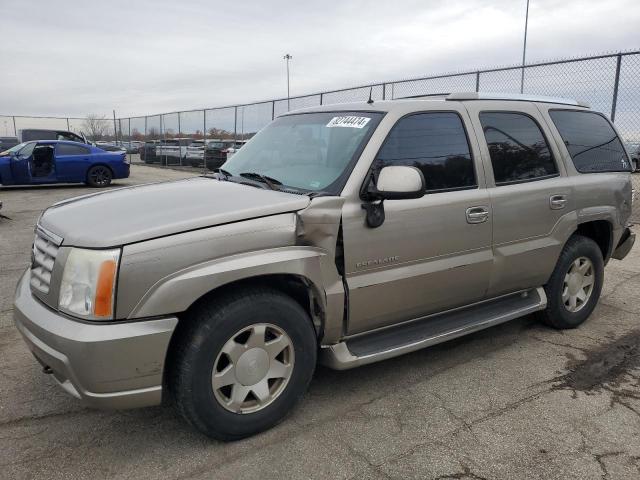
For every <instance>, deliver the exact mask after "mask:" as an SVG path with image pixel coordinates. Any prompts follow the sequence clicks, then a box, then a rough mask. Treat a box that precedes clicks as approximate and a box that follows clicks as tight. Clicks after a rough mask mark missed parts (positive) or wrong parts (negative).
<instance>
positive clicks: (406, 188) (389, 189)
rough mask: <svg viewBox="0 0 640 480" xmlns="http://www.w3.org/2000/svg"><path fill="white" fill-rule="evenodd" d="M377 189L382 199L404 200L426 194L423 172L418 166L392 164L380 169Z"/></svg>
mask: <svg viewBox="0 0 640 480" xmlns="http://www.w3.org/2000/svg"><path fill="white" fill-rule="evenodd" d="M375 190H377V192H372V193H374V194H376V193H377V196H378V198H380V199H381V200H403V199H407V198H420V197H422V196H424V191H425V185H424V177H423V176H422V172H421V171H420V170H418V169H417V168H416V167H407V166H391V167H384V168H383V169H382V170H380V174H379V175H378V181H377V182H376V186H375Z"/></svg>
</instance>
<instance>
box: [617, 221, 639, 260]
mask: <svg viewBox="0 0 640 480" xmlns="http://www.w3.org/2000/svg"><path fill="white" fill-rule="evenodd" d="M635 242H636V234H635V233H633V232H632V231H631V229H629V228H626V229H625V230H624V232H623V233H622V237H621V238H620V241H619V242H618V246H617V247H616V249H615V250H614V251H613V254H612V255H611V257H612V258H615V259H616V260H622V259H623V258H624V257H626V256H627V255H628V254H629V252H630V251H631V249H632V248H633V244H634V243H635Z"/></svg>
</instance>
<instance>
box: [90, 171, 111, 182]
mask: <svg viewBox="0 0 640 480" xmlns="http://www.w3.org/2000/svg"><path fill="white" fill-rule="evenodd" d="M90 175H91V180H92V181H93V183H94V184H95V185H99V186H103V185H108V184H109V181H110V180H111V172H110V171H109V170H107V168H106V167H95V168H94V169H93V170H91V173H90Z"/></svg>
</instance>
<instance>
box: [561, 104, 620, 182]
mask: <svg viewBox="0 0 640 480" xmlns="http://www.w3.org/2000/svg"><path fill="white" fill-rule="evenodd" d="M549 115H550V116H551V120H553V123H554V124H555V126H556V128H557V129H558V131H559V132H560V136H561V137H562V140H563V141H564V144H565V145H566V146H567V150H568V151H569V155H571V159H572V160H573V164H574V166H575V167H576V170H578V171H579V172H581V173H590V172H626V171H629V170H630V169H631V164H630V162H629V159H628V158H627V154H626V153H625V151H624V148H623V146H622V142H620V139H619V138H618V135H616V132H615V131H614V130H613V128H612V127H611V124H610V123H609V122H608V121H607V119H606V118H604V117H603V116H602V115H599V114H597V113H593V112H583V111H576V110H550V111H549Z"/></svg>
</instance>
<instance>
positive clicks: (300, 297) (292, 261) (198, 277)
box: [128, 247, 340, 335]
mask: <svg viewBox="0 0 640 480" xmlns="http://www.w3.org/2000/svg"><path fill="white" fill-rule="evenodd" d="M326 255H327V254H326V252H325V251H323V250H321V249H318V248H315V247H284V248H274V249H269V250H260V251H255V252H248V253H245V254H239V255H233V256H231V257H227V258H222V259H216V260H211V261H208V262H204V263H202V264H198V265H195V266H193V267H189V268H186V269H184V270H181V271H179V272H176V273H174V274H172V275H170V276H169V277H166V278H164V279H162V280H160V281H159V282H158V283H156V284H155V285H154V286H153V287H152V288H151V289H150V290H149V291H148V292H147V293H146V294H145V295H144V296H143V297H142V298H141V300H140V301H139V302H138V304H137V305H136V306H135V307H134V308H133V309H132V311H131V312H130V314H129V315H128V318H129V319H135V318H146V317H154V316H161V315H166V314H167V313H177V314H178V315H179V316H180V317H181V318H186V317H187V315H188V312H189V311H190V310H191V309H193V308H195V306H196V305H198V304H199V303H201V302H205V301H211V300H212V299H214V298H216V297H217V296H219V295H224V294H225V293H228V292H229V291H232V290H235V289H237V288H251V287H256V286H261V287H268V288H271V289H276V290H278V291H280V292H282V293H284V294H287V295H289V296H290V297H292V298H293V299H294V300H295V301H297V302H298V303H299V304H300V305H301V306H302V307H303V308H304V309H305V311H306V312H307V313H309V316H310V317H311V318H312V320H313V322H314V325H315V326H316V331H317V333H318V334H319V335H322V334H323V332H324V323H325V320H326V316H327V311H328V308H329V307H328V304H327V295H326V290H325V275H324V274H323V268H322V265H321V263H322V262H323V260H324V257H326ZM339 300H340V299H338V298H337V297H336V300H335V302H337V301H339ZM331 301H334V300H331ZM331 311H333V310H331Z"/></svg>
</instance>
